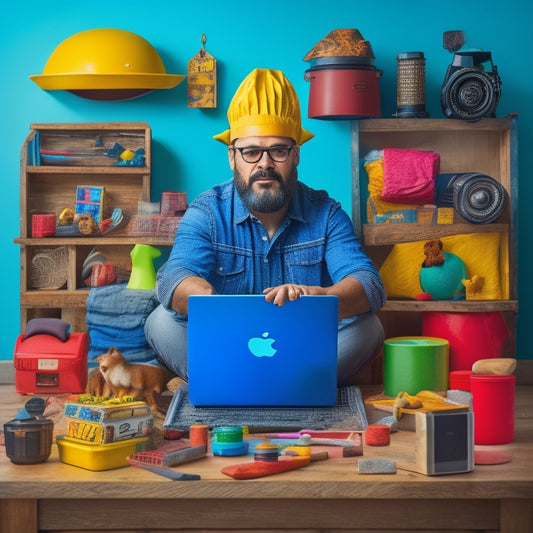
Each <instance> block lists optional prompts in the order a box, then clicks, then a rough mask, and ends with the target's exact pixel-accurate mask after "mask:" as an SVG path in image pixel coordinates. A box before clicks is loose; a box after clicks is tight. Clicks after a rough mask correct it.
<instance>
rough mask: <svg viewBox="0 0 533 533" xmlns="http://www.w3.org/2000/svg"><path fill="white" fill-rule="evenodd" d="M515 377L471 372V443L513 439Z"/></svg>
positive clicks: (499, 442)
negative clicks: (472, 438)
mask: <svg viewBox="0 0 533 533" xmlns="http://www.w3.org/2000/svg"><path fill="white" fill-rule="evenodd" d="M515 379H516V378H515V376H514V375H510V376H497V375H487V374H472V375H471V376H470V388H471V392H472V409H473V411H474V443H475V444H507V443H508V442H513V440H514V391H515Z"/></svg>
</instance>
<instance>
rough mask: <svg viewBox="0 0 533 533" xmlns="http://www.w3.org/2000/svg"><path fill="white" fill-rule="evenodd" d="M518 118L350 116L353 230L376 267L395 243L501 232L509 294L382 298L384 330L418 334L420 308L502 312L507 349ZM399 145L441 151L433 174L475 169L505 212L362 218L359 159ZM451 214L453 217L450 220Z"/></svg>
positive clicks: (514, 296) (512, 315)
mask: <svg viewBox="0 0 533 533" xmlns="http://www.w3.org/2000/svg"><path fill="white" fill-rule="evenodd" d="M517 123H518V117H517V115H516V114H511V115H509V116H508V117H506V118H486V119H482V120H479V121H477V122H473V123H470V122H466V121H462V120H451V119H365V120H358V121H355V120H354V121H352V123H351V157H352V217H353V221H354V226H355V229H356V232H357V233H358V235H359V236H360V238H361V241H362V243H363V245H364V247H365V249H366V251H367V253H368V254H369V256H370V257H371V258H372V260H373V261H374V264H375V266H376V268H378V269H379V268H380V267H381V265H382V264H383V262H384V261H385V259H386V258H387V256H388V254H389V253H390V251H391V250H392V247H393V245H394V244H396V243H402V242H414V241H421V240H431V239H438V238H441V237H445V236H449V235H457V234H467V233H484V232H499V233H502V234H506V235H508V250H507V253H508V257H509V296H510V297H509V300H485V301H479V300H477V301H466V300H462V301H461V300H458V301H455V300H453V301H417V300H393V299H389V300H388V301H387V303H386V304H385V306H384V307H383V308H382V310H381V311H380V315H381V317H382V320H383V322H384V325H385V330H386V336H387V337H394V336H402V335H420V331H421V317H422V313H423V312H424V311H449V312H480V311H501V312H502V313H503V314H504V316H505V318H506V321H507V322H508V325H509V329H510V331H511V337H512V339H511V340H510V342H509V346H508V347H507V348H506V350H507V352H508V353H506V355H508V356H514V355H515V354H514V341H515V340H514V337H515V332H514V330H515V321H516V314H517V312H518V291H517V285H516V248H517V233H516V224H517V198H518V161H517V150H518V143H517V130H518V124H517ZM383 148H404V149H417V150H432V151H434V152H437V153H438V154H440V171H439V172H440V173H459V172H479V173H483V174H486V175H488V176H491V177H493V178H495V179H497V180H498V181H499V182H500V183H501V184H502V185H503V187H504V188H505V190H506V191H507V193H508V202H507V205H506V208H505V212H504V213H503V214H502V216H501V217H500V218H499V219H498V220H497V221H495V222H493V223H490V224H471V223H469V222H466V221H464V220H462V219H460V217H458V216H457V217H456V218H454V223H453V224H442V225H439V224H414V223H413V224H368V223H366V221H365V219H366V217H365V216H364V213H366V200H367V197H368V183H367V181H366V173H365V172H364V169H363V170H362V164H361V163H362V159H363V158H364V157H365V156H366V154H367V153H368V152H370V151H371V150H381V149H383ZM456 219H457V220H456Z"/></svg>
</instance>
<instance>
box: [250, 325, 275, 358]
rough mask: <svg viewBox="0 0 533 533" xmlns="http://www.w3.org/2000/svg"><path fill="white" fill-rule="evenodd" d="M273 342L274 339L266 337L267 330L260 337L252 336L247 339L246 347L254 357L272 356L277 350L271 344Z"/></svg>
mask: <svg viewBox="0 0 533 533" xmlns="http://www.w3.org/2000/svg"><path fill="white" fill-rule="evenodd" d="M275 342H276V340H275V339H269V338H268V331H265V332H264V333H263V334H262V335H261V337H252V338H251V339H250V340H249V341H248V349H249V350H250V351H251V352H252V354H253V355H255V357H272V356H273V355H274V354H275V353H276V352H277V350H276V348H274V347H273V346H272V344H274V343H275Z"/></svg>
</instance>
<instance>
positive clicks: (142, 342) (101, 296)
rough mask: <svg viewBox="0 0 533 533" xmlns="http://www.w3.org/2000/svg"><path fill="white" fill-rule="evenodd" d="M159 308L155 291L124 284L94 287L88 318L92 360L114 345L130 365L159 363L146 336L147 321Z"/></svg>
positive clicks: (91, 293) (88, 303) (90, 358)
mask: <svg viewBox="0 0 533 533" xmlns="http://www.w3.org/2000/svg"><path fill="white" fill-rule="evenodd" d="M157 305H159V302H158V301H157V297H156V294H155V290H138V289H128V288H127V287H126V284H125V283H119V284H115V285H106V286H103V287H93V288H92V289H91V290H90V292H89V296H88V298H87V316H86V323H87V328H88V330H89V339H90V345H89V354H88V359H89V361H91V360H92V359H93V358H94V357H96V356H97V355H100V354H101V353H104V352H107V350H108V349H109V348H110V347H111V346H115V347H116V348H117V349H118V350H119V351H120V352H121V353H122V355H124V358H125V359H126V360H127V361H128V362H129V363H145V364H158V362H157V359H156V357H155V353H154V349H153V348H152V347H151V346H150V345H149V344H148V342H147V340H146V337H145V335H144V323H145V321H146V318H147V317H148V315H149V314H150V313H151V312H152V311H153V310H154V309H155V308H156V307H157Z"/></svg>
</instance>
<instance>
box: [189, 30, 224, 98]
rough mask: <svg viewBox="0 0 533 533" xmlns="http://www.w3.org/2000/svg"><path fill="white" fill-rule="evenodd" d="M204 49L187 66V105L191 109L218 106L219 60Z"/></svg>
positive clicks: (203, 45) (203, 44) (203, 46)
mask: <svg viewBox="0 0 533 533" xmlns="http://www.w3.org/2000/svg"><path fill="white" fill-rule="evenodd" d="M205 42H206V38H205V33H204V34H203V35H202V48H201V49H200V51H199V52H198V53H197V54H196V55H195V56H194V57H193V58H191V59H190V60H189V63H188V64H187V103H188V106H189V107H216V106H217V60H216V59H215V58H214V57H213V56H212V55H211V54H210V53H208V52H207V51H206V50H205Z"/></svg>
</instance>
